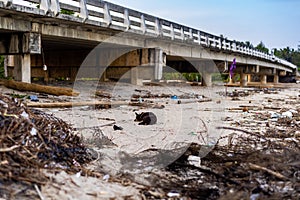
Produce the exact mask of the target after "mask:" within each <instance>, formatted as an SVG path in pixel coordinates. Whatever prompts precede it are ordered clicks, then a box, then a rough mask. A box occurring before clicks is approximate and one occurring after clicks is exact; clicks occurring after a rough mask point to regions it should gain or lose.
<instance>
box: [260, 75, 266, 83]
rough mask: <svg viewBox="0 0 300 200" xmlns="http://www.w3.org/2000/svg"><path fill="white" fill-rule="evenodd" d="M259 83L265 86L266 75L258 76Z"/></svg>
mask: <svg viewBox="0 0 300 200" xmlns="http://www.w3.org/2000/svg"><path fill="white" fill-rule="evenodd" d="M260 83H261V84H267V75H265V74H262V75H260Z"/></svg>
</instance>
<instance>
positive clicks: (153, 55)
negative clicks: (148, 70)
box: [150, 48, 166, 80]
mask: <svg viewBox="0 0 300 200" xmlns="http://www.w3.org/2000/svg"><path fill="white" fill-rule="evenodd" d="M165 59H166V58H165V56H164V53H163V50H162V49H160V48H153V49H150V65H151V66H153V67H154V77H153V78H154V80H160V79H161V78H162V74H163V66H164V65H165V64H166V60H165Z"/></svg>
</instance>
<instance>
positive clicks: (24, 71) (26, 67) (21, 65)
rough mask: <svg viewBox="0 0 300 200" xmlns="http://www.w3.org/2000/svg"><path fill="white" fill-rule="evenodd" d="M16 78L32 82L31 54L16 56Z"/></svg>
mask: <svg viewBox="0 0 300 200" xmlns="http://www.w3.org/2000/svg"><path fill="white" fill-rule="evenodd" d="M14 79H15V80H16V81H21V82H26V83H30V82H31V59H30V54H21V55H15V56H14Z"/></svg>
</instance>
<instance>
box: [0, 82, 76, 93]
mask: <svg viewBox="0 0 300 200" xmlns="http://www.w3.org/2000/svg"><path fill="white" fill-rule="evenodd" d="M0 84H2V85H4V86H5V87H7V88H12V89H16V90H19V91H31V92H38V93H45V94H52V95H56V96H61V95H66V96H78V95H79V92H75V91H74V90H73V89H71V88H63V87H55V86H47V85H39V84H34V83H24V82H18V81H14V80H1V81H0Z"/></svg>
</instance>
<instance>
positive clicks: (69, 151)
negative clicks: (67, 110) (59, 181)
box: [0, 94, 94, 197]
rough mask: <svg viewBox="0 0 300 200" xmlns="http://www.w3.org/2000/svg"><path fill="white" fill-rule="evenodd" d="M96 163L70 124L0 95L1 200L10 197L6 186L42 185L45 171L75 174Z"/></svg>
mask: <svg viewBox="0 0 300 200" xmlns="http://www.w3.org/2000/svg"><path fill="white" fill-rule="evenodd" d="M93 159H94V158H93V156H92V152H91V151H90V150H89V149H88V148H86V147H85V146H84V145H83V143H82V139H81V138H80V137H79V136H78V135H76V134H74V129H73V128H72V127H71V126H70V125H69V124H67V123H65V122H64V121H62V120H61V119H58V118H56V117H54V116H52V115H49V114H46V113H44V112H42V111H40V110H34V109H29V108H27V107H26V106H24V104H23V103H22V102H21V101H19V100H18V99H16V98H12V97H10V96H5V95H1V94H0V165H1V167H0V187H1V188H0V191H1V192H0V197H1V196H6V197H11V196H10V195H11V194H7V193H8V189H7V190H6V189H4V188H2V187H5V184H8V183H16V182H18V183H22V184H29V185H34V184H35V185H41V184H44V183H46V181H47V180H48V179H47V177H46V175H45V174H44V173H43V170H42V169H51V170H65V171H69V172H73V173H75V172H78V171H79V170H81V169H82V168H83V166H84V164H86V163H88V162H90V161H91V160H93ZM11 192H12V191H10V193H11Z"/></svg>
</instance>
